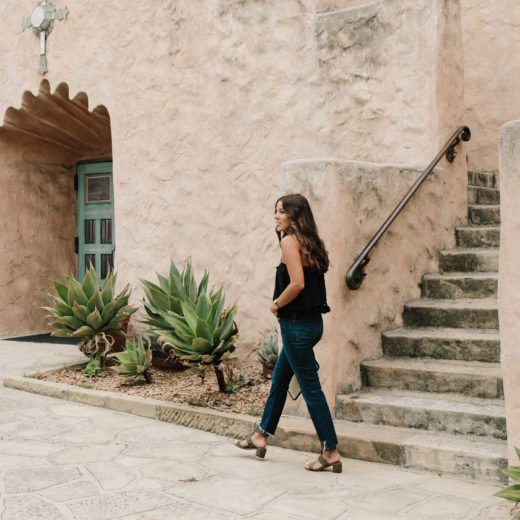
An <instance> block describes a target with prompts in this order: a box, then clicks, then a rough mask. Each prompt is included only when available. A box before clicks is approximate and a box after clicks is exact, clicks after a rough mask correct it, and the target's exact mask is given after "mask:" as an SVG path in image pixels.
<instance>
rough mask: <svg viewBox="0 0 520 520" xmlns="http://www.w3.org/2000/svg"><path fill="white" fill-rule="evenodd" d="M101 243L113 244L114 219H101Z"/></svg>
mask: <svg viewBox="0 0 520 520" xmlns="http://www.w3.org/2000/svg"><path fill="white" fill-rule="evenodd" d="M101 243H102V244H111V243H112V219H111V218H103V219H101Z"/></svg>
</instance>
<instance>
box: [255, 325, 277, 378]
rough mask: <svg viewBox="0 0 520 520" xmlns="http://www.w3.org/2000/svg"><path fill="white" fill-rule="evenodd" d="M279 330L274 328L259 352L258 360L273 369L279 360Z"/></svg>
mask: <svg viewBox="0 0 520 520" xmlns="http://www.w3.org/2000/svg"><path fill="white" fill-rule="evenodd" d="M278 352H279V351H278V332H277V331H276V330H273V331H272V332H270V333H269V334H268V335H267V336H266V337H265V338H264V339H263V340H262V346H261V347H260V350H259V351H258V352H257V356H258V360H259V361H260V363H262V366H264V367H265V368H267V369H270V370H272V369H273V368H274V366H275V365H276V362H277V361H278Z"/></svg>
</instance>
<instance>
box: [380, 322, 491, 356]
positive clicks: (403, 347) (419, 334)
mask: <svg viewBox="0 0 520 520" xmlns="http://www.w3.org/2000/svg"><path fill="white" fill-rule="evenodd" d="M382 339H383V353H384V354H385V356H390V357H412V358H422V357H429V358H433V359H452V360H460V361H481V362H483V363H500V336H499V332H498V331H497V330H495V329H487V330H486V329H448V328H437V327H424V328H410V329H406V328H399V329H394V330H389V331H386V332H383V335H382Z"/></svg>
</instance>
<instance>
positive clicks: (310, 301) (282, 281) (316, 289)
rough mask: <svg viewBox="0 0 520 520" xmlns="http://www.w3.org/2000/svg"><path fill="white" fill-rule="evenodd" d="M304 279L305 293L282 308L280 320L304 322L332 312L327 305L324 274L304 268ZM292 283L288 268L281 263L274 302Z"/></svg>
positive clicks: (275, 286)
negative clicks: (300, 320)
mask: <svg viewBox="0 0 520 520" xmlns="http://www.w3.org/2000/svg"><path fill="white" fill-rule="evenodd" d="M303 278H304V282H305V287H304V289H303V291H302V292H301V293H300V294H298V296H297V297H296V298H295V299H294V300H293V301H292V302H290V303H288V304H287V305H284V306H283V307H280V309H279V310H278V318H289V319H302V320H304V319H307V318H314V317H317V316H319V315H320V314H325V313H326V312H330V307H329V306H328V305H327V291H326V289H325V276H324V275H323V273H320V272H319V271H316V270H315V269H312V268H311V267H305V266H304V267H303ZM290 282H291V279H290V278H289V272H288V271H287V266H286V265H285V264H284V263H281V264H280V265H278V267H277V268H276V278H275V284H274V294H273V300H275V299H276V298H278V296H280V294H282V292H283V291H284V290H285V288H286V287H287V286H288V285H289V283H290Z"/></svg>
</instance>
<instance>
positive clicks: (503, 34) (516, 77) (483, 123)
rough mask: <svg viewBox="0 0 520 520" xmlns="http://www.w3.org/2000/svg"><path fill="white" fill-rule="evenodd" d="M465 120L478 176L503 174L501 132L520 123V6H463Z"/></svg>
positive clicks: (467, 1)
mask: <svg viewBox="0 0 520 520" xmlns="http://www.w3.org/2000/svg"><path fill="white" fill-rule="evenodd" d="M462 13H463V15H462V21H463V23H462V25H463V35H464V94H465V104H466V111H465V114H464V120H465V122H466V124H468V125H469V126H470V127H471V129H472V131H473V136H474V138H473V139H472V141H471V143H470V144H469V145H468V156H469V167H470V169H472V170H496V169H497V168H498V146H497V137H498V128H499V127H500V126H501V125H503V124H504V123H507V122H508V121H511V120H513V119H517V118H518V117H520V90H519V89H518V87H517V86H518V84H519V83H520V53H518V48H519V46H520V4H519V3H518V0H501V1H500V2H488V1H486V0H462Z"/></svg>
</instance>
